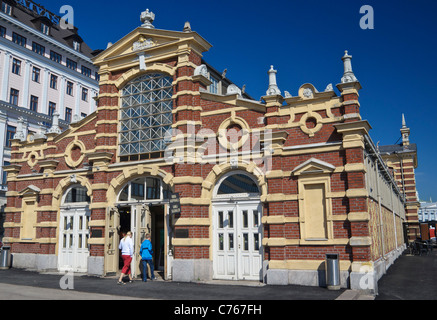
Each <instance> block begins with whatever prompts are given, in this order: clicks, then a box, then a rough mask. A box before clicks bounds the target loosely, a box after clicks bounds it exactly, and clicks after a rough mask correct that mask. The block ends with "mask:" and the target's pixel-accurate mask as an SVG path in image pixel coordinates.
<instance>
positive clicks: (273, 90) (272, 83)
mask: <svg viewBox="0 0 437 320" xmlns="http://www.w3.org/2000/svg"><path fill="white" fill-rule="evenodd" d="M277 73H278V71H276V70H275V69H273V66H270V70H269V72H268V74H269V89H268V90H267V95H268V96H274V95H280V94H281V90H279V88H278V85H277V83H276V74H277Z"/></svg>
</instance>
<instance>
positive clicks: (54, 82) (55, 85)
mask: <svg viewBox="0 0 437 320" xmlns="http://www.w3.org/2000/svg"><path fill="white" fill-rule="evenodd" d="M50 88H52V89H55V90H57V89H58V77H57V76H55V75H54V74H52V75H51V76H50Z"/></svg>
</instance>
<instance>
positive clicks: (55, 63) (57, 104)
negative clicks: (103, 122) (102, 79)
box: [0, 0, 99, 240]
mask: <svg viewBox="0 0 437 320" xmlns="http://www.w3.org/2000/svg"><path fill="white" fill-rule="evenodd" d="M0 5H1V6H0V141H1V143H0V148H1V150H0V168H1V172H0V174H1V178H2V180H1V188H0V205H2V206H3V205H4V204H5V199H6V198H5V192H6V191H7V185H6V176H5V174H4V173H3V168H2V166H4V165H9V164H10V159H11V150H10V148H9V147H10V140H11V139H12V138H13V137H14V136H15V134H17V130H19V131H20V136H21V137H22V139H27V138H28V137H31V136H32V134H33V133H38V132H41V131H44V130H45V128H47V127H50V126H51V123H52V118H53V115H54V114H59V119H60V120H59V124H60V127H61V128H66V127H67V126H68V123H70V122H75V121H78V120H80V119H81V118H83V117H86V116H87V115H88V114H90V113H92V112H94V111H95V110H96V101H95V100H94V97H96V96H97V94H98V80H99V75H98V73H97V71H98V70H97V69H96V68H95V67H94V65H93V63H92V61H91V58H92V57H93V56H94V55H95V54H97V53H98V52H99V51H93V50H92V49H90V48H89V47H88V46H87V45H86V43H85V42H84V41H83V40H82V38H81V37H80V36H79V35H78V33H77V28H75V27H71V28H62V27H61V24H60V21H61V17H59V16H58V15H56V14H53V13H51V12H49V11H48V10H46V9H45V8H44V7H42V6H41V5H38V4H36V3H34V2H32V1H29V0H0ZM67 22H68V21H67ZM0 218H1V217H0ZM0 220H1V219H0ZM0 227H1V221H0ZM1 236H2V234H1V230H0V240H1Z"/></svg>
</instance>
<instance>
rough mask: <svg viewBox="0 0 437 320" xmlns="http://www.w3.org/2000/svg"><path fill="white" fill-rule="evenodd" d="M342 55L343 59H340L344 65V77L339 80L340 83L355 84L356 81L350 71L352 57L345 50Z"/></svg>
mask: <svg viewBox="0 0 437 320" xmlns="http://www.w3.org/2000/svg"><path fill="white" fill-rule="evenodd" d="M344 53H345V54H344V56H343V58H341V60H343V64H344V75H343V78H341V83H348V82H357V81H358V79H357V78H356V77H355V75H354V72H353V71H352V62H351V60H352V56H350V55H349V53H348V51H347V50H346V51H345V52H344Z"/></svg>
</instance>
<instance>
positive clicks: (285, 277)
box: [266, 269, 349, 288]
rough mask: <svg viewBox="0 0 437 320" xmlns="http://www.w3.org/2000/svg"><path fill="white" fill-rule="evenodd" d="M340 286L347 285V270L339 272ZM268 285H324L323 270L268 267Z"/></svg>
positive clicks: (324, 274)
mask: <svg viewBox="0 0 437 320" xmlns="http://www.w3.org/2000/svg"><path fill="white" fill-rule="evenodd" d="M340 283H341V288H348V287H349V272H348V271H341V272H340ZM266 284H268V285H282V286H287V285H298V286H308V287H326V272H325V270H285V269H269V270H267V275H266Z"/></svg>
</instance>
